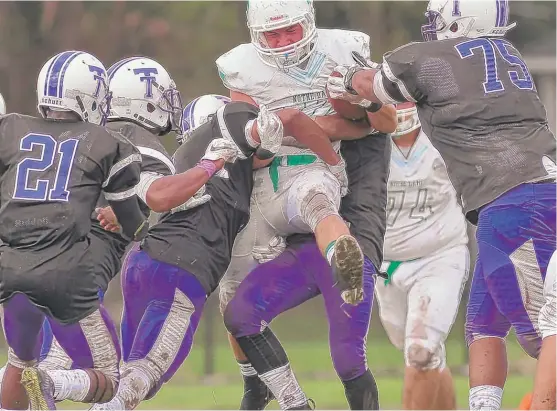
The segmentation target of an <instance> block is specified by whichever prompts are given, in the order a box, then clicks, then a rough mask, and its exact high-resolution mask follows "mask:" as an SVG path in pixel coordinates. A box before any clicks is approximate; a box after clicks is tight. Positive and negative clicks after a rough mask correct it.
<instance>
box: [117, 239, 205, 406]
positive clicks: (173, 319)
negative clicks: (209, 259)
mask: <svg viewBox="0 0 557 411" xmlns="http://www.w3.org/2000/svg"><path fill="white" fill-rule="evenodd" d="M121 275H122V278H121V281H122V293H123V297H124V312H123V314H122V324H121V338H122V354H123V359H124V362H125V363H127V365H126V366H127V367H128V368H129V367H132V364H134V365H133V366H134V367H141V368H142V369H144V370H147V371H146V373H147V374H148V375H149V376H150V377H152V379H153V380H154V383H155V384H156V385H155V387H154V388H151V389H150V391H149V394H148V395H147V397H146V399H148V398H151V397H152V396H153V395H154V394H155V393H156V392H157V391H158V390H159V389H160V387H161V386H162V384H164V383H165V382H167V381H168V380H170V378H171V377H172V376H173V375H174V373H175V372H176V371H177V370H178V368H179V367H180V365H181V364H182V363H183V362H184V360H185V359H186V357H187V356H188V354H189V352H190V350H191V346H192V344H193V336H194V334H195V330H196V329H197V326H198V324H199V319H200V317H201V313H202V312H203V306H204V305H205V301H206V299H207V293H206V291H205V289H204V288H203V287H202V285H201V283H200V282H199V281H198V280H197V278H196V277H195V276H194V275H193V274H191V273H189V272H187V271H185V270H182V269H181V268H178V267H175V266H173V265H170V264H166V263H163V262H161V261H157V260H154V259H152V258H151V257H150V256H149V255H148V254H147V253H146V252H144V251H141V250H140V249H139V247H138V246H137V245H136V246H134V248H133V249H132V250H130V252H129V253H128V255H127V257H126V259H125V261H124V264H123V266H122V273H121ZM122 372H123V374H124V371H122ZM124 377H125V375H123V376H122V378H124ZM140 400H143V398H142V399H140Z"/></svg>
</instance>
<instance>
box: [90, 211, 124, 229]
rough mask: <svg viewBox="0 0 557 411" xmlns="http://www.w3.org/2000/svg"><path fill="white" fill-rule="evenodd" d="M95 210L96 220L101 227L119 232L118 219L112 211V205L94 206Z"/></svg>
mask: <svg viewBox="0 0 557 411" xmlns="http://www.w3.org/2000/svg"><path fill="white" fill-rule="evenodd" d="M95 212H96V213H97V220H99V223H100V225H101V227H102V228H103V229H105V230H106V231H111V232H113V233H118V232H120V224H119V223H118V219H117V218H116V215H115V214H114V211H112V207H110V206H108V207H104V208H101V207H97V208H95Z"/></svg>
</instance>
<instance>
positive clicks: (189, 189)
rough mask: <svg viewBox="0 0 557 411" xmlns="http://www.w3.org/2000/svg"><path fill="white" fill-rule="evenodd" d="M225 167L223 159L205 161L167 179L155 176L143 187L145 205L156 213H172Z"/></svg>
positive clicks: (166, 177)
mask: <svg viewBox="0 0 557 411" xmlns="http://www.w3.org/2000/svg"><path fill="white" fill-rule="evenodd" d="M207 163H212V164H213V165H212V166H211V165H209V164H207ZM207 166H208V167H207ZM223 166H224V160H222V159H219V160H216V161H211V160H204V161H202V162H201V163H200V164H199V165H197V166H195V167H193V168H190V169H189V170H186V171H184V172H183V173H180V174H175V175H172V176H165V177H160V176H158V177H154V176H153V177H154V178H153V179H152V180H151V181H145V182H144V184H145V185H147V187H141V189H142V190H145V194H144V195H145V197H144V198H145V203H146V204H147V205H148V206H149V208H150V209H151V210H153V211H154V212H156V213H162V212H165V211H170V210H172V209H173V208H175V207H178V206H180V205H182V204H184V203H185V202H186V201H188V200H189V199H190V198H191V197H193V196H194V195H195V193H197V191H199V189H201V187H202V186H203V185H204V184H205V183H207V181H209V179H210V178H211V176H212V175H213V174H214V172H216V171H218V170H220V169H221V168H222V167H223ZM140 184H141V183H140Z"/></svg>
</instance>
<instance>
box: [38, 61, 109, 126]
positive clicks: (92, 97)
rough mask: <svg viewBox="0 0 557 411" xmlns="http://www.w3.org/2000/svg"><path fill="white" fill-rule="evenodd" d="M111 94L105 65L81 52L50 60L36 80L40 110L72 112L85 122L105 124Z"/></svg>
mask: <svg viewBox="0 0 557 411" xmlns="http://www.w3.org/2000/svg"><path fill="white" fill-rule="evenodd" d="M110 99H111V94H110V92H109V90H108V87H107V73H106V69H105V68H104V65H103V64H102V63H101V62H100V61H99V60H98V59H97V58H96V57H95V56H93V55H91V54H89V53H85V52H82V51H65V52H62V53H59V54H57V55H55V56H54V57H51V58H50V59H49V60H48V61H47V62H46V63H45V64H44V65H43V67H42V69H41V71H40V72H39V76H38V79H37V109H38V111H39V114H40V115H41V116H42V117H43V118H45V117H46V116H47V112H48V109H52V110H57V111H71V112H73V113H75V114H77V116H78V117H79V118H80V119H81V120H82V121H85V122H89V123H93V124H97V125H104V124H105V123H106V119H107V115H108V112H109V110H110Z"/></svg>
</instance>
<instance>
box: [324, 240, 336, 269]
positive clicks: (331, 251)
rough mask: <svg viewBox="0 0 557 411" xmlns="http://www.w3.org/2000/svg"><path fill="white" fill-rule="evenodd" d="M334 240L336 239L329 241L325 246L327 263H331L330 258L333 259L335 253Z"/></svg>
mask: <svg viewBox="0 0 557 411" xmlns="http://www.w3.org/2000/svg"><path fill="white" fill-rule="evenodd" d="M336 242H337V240H334V241H331V242H330V243H329V245H328V246H327V248H325V257H326V258H327V261H328V262H329V265H333V263H332V260H333V256H334V255H335V244H336Z"/></svg>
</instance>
